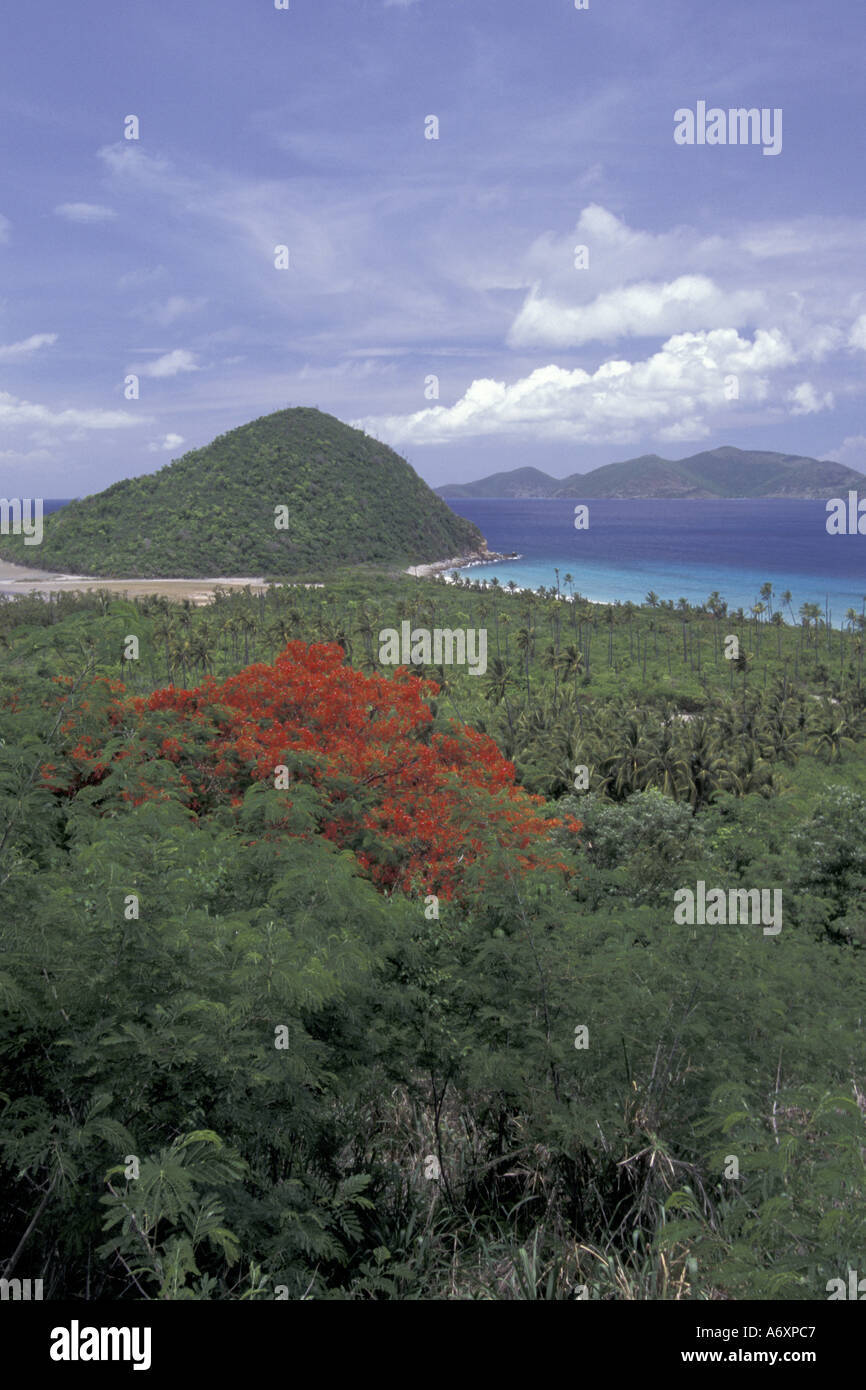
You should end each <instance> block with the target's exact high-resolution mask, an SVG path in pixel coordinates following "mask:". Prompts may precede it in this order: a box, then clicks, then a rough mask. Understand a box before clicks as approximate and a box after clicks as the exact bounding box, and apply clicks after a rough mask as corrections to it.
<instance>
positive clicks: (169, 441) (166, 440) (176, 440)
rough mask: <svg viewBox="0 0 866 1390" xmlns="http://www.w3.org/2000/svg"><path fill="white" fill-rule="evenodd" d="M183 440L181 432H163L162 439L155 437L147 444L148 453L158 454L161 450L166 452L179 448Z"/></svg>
mask: <svg viewBox="0 0 866 1390" xmlns="http://www.w3.org/2000/svg"><path fill="white" fill-rule="evenodd" d="M184 442H185V441H184V437H183V435H182V434H171V433H169V434H164V435H163V436H162V439H155V440H154V441H153V442H152V443H151V444H148V446H147V449H148V453H151V454H160V453H162V452H163V451H165V452H168V451H170V450H171V449H179V448H180V446H181V444H183V443H184Z"/></svg>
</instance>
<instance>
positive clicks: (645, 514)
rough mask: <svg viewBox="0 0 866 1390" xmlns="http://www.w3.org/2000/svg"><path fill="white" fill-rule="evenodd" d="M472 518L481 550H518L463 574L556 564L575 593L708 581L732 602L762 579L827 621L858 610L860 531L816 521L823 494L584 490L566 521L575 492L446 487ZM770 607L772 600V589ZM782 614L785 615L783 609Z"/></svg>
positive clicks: (864, 566)
mask: <svg viewBox="0 0 866 1390" xmlns="http://www.w3.org/2000/svg"><path fill="white" fill-rule="evenodd" d="M448 505H449V507H451V508H452V509H453V510H454V511H455V512H458V513H459V514H460V516H465V517H467V518H468V519H469V520H470V521H474V522H475V524H476V525H477V526H478V527H479V528H480V530H481V532H482V534H483V535H484V536H486V538H487V543H488V545H489V546H490V549H491V550H497V551H512V550H516V551H518V552H519V553H520V555H521V559H519V560H509V561H503V562H501V563H498V564H492V565H479V566H472V567H471V568H469V569H468V570H465V571H464V573H465V574H467V575H470V576H471V577H472V578H473V579H481V578H484V579H488V580H489V579H491V578H492V577H493V575H494V574H495V575H496V576H497V578H498V579H499V582H500V584H507V583H508V581H509V580H511V579H513V580H514V582H515V584H518V585H519V586H520V587H521V588H529V589H537V588H539V587H540V586H541V585H544V586H546V587H550V586H551V585H554V584H555V583H556V576H555V573H554V571H555V569H557V568H558V569H559V581H560V586H562V585H563V579H564V576H565V575H566V574H571V575H572V576H573V579H574V588H575V591H576V592H577V593H580V594H582V595H583V596H584V598H587V599H591V600H593V601H594V602H598V603H607V602H615V601H616V600H617V599H619V600H620V601H621V602H625V601H626V600H631V602H633V603H643V601H644V598H645V596H646V594H647V593H648V592H649V590H650V589H652V590H654V591H655V592H656V593H657V594H658V596H659V598H662V599H668V598H671V599H673V600H674V601H675V602H676V600H677V599H679V598H686V599H688V600H689V602H690V603H696V602H701V603H702V602H703V601H704V599H706V598H707V597H708V596H709V594H711V593H712V592H713V590H714V589H717V590H718V591H719V593H720V594H721V596H722V598H724V599H726V600H727V602H728V606H729V608H731V609H736V608H740V607H743V608H745V609H747V610H748V608H750V607H751V605H752V604H754V603H756V602H758V600H759V590H760V587H761V585H762V584H764V583H765V582H767V581H768V580H769V581H770V583H771V584H772V585H773V588H774V589H775V591H776V594H777V595H779V594H781V593H783V592H784V591H785V590H786V589H789V590H790V592H791V595H792V606H793V608H794V612H795V613H796V612H797V610H798V609H799V607H800V605H801V604H802V603H818V604H820V606H821V610H822V612H823V611H824V608H825V604H827V603H829V608H830V614H831V622H832V623H833V625H834V626H837V627H838V626H839V625H840V624H841V623H844V622H845V614H846V612H847V610H848V609H849V608H854V609H856V611H857V612H858V613H859V612H860V611H861V610H862V608H863V604H864V597H866V536H860V535H857V536H831V535H829V534H828V533H827V529H826V521H827V511H826V505H825V503H824V502H820V501H819V502H813V501H809V502H805V501H780V500H776V499H767V498H761V499H759V500H739V501H735V502H732V501H723V502H684V501H628V502H612V501H590V502H588V503H587V505H588V507H589V527H588V529H587V530H585V531H576V530H575V529H574V507H575V502H574V501H570V500H569V499H568V498H564V499H557V500H554V501H538V502H527V501H522V500H520V501H518V500H511V499H509V500H507V501H501V500H493V499H490V500H486V499H471V500H470V499H464V498H459V499H457V498H455V499H453V500H452V499H449V501H448ZM774 606H775V607H779V606H780V605H779V603H778V599H776V600H775V603H774ZM785 614H786V616H788V617H789V616H790V615H789V614H788V612H787V608H786V609H785Z"/></svg>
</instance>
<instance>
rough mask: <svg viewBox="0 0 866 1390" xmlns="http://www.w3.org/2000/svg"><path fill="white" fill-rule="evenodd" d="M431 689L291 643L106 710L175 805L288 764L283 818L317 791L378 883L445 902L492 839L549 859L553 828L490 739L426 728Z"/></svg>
mask: <svg viewBox="0 0 866 1390" xmlns="http://www.w3.org/2000/svg"><path fill="white" fill-rule="evenodd" d="M436 691H437V687H436V685H435V684H434V683H433V682H431V681H419V680H417V679H416V678H414V677H411V676H409V674H408V673H407V672H406V671H404V670H402V669H401V670H398V671H397V672H396V673H395V675H394V677H393V678H390V677H384V676H370V675H364V674H363V673H362V672H360V671H355V670H353V669H352V668H351V667H349V666H346V665H345V664H344V654H343V651H342V649H341V648H340V647H338V646H336V645H328V646H325V645H318V646H310V647H308V646H306V645H305V644H304V643H302V642H291V643H290V644H289V645H288V647H287V648H286V650H285V651H284V652H283V653H282V655H281V656H279V657H278V658H277V660H276V662H275V663H274V665H273V666H265V665H257V666H251V667H248V668H247V669H246V670H244V671H242V672H241V673H240V674H239V675H237V676H231V677H230V678H229V679H228V680H226V681H224V682H222V683H219V684H218V683H217V682H216V681H214V680H213V679H208V680H207V681H206V682H205V683H204V684H203V685H202V686H200V687H199V688H197V689H195V690H176V689H175V688H174V687H173V686H171V687H169V688H168V689H165V690H159V691H156V692H155V693H154V694H153V695H151V696H150V697H149V698H148V699H134V700H130V699H126V700H120V701H116V702H115V704H114V706H113V707H112V706H108V707H106V714H107V716H108V718H107V724H108V725H109V726H112V732H113V733H114V736H115V737H116V734H117V728H118V725H120V724H123V725H126V726H128V725H129V724H133V725H134V726H135V727H136V728H137V729H138V731H139V734H140V737H139V740H138V745H137V750H136V751H137V756H138V757H139V758H140V759H141V762H142V772H144V770H145V767H146V762H145V759H147V758H157V759H163V760H167V761H169V762H172V763H174V764H175V765H176V766H177V767H178V768H179V769H180V771H181V779H180V780H181V783H182V787H183V795H184V799H185V800H186V802H187V804H188V805H189V806H190V807H191V808H192V809H193V810H194V811H195V812H196V813H197V814H199V815H203V814H207V812H208V810H209V809H211V808H212V807H214V806H215V805H218V804H222V805H230V806H236V805H239V804H240V802H241V799H242V795H243V792H244V791H246V790H247V788H248V787H249V786H250V785H251V783H252V782H255V781H261V782H270V783H271V784H272V785H273V784H274V780H275V774H276V769H277V768H278V767H281V766H285V767H287V768H288V769H289V778H290V783H289V789H288V790H286V791H284V792H283V793H282V794H283V795H284V796H285V798H286V808H287V820H288V816H289V812H290V809H291V805H292V792H291V786H292V785H293V784H295V783H297V782H304V783H307V784H309V785H311V786H313V787H314V788H316V789H317V792H318V800H319V804H320V808H321V810H320V817H319V826H320V830H321V833H323V834H324V835H326V836H327V837H328V838H329V839H331V840H333V841H334V842H336V843H337V844H339V845H340V846H342V847H346V848H349V849H352V850H353V851H354V853H355V854H356V856H357V858H358V861H359V862H360V863H361V865H362V866H363V867H364V869H365V871H366V872H367V873H368V874H369V876H370V877H371V878H372V880H373V881H374V882H375V883H377V884H378V885H379V886H380V887H383V888H391V887H393V886H399V887H401V888H404V889H411V888H415V889H422V890H424V891H430V892H436V893H438V894H439V895H440V896H442V897H445V898H449V897H452V896H453V895H454V893H455V891H456V889H457V887H458V884H459V882H460V879H461V878H462V871H463V870H465V868H466V867H468V866H469V865H470V864H472V863H474V862H476V861H478V860H483V859H484V858H485V857H486V856H487V855H488V854H489V853H490V851H491V849H493V848H495V847H496V846H499V848H500V849H502V850H504V851H506V852H507V853H510V854H512V855H513V856H514V864H515V867H520V868H523V869H526V868H528V867H530V866H532V865H540V864H544V865H545V866H548V867H552V866H553V863H552V859H551V851H550V844H549V841H548V843H546V844H545V840H547V837H548V835H549V832H550V830H551V828H553V827H554V826H557V825H560V824H561V822H559V821H550V820H549V819H545V818H543V817H542V816H541V815H540V814H539V810H538V807H539V806H540V805H543V801H542V798H540V797H533V796H530V795H529V794H528V793H526V792H525V791H523V790H522V788H520V787H518V786H516V785H515V782H514V767H513V765H512V764H511V763H509V762H507V761H506V760H505V758H503V757H502V755H501V753H500V752H499V750H498V748H497V747H496V744H495V743H494V742H493V740H492V739H490V738H488V737H486V736H485V735H483V734H479V733H477V732H476V731H475V730H472V729H469V728H466V727H463V726H458V725H456V724H454V725H452V727H451V730H450V732H448V733H434V732H433V730H432V714H431V712H430V708H429V706H428V705H427V704H426V703H425V699H424V696H425V695H432V694H435V693H436ZM88 725H89V730H90V732H89V735H83V734H82V733H79V735H78V737H77V738H76V735H75V734H74V733H72V731H70V738H71V740H72V741H74V742H73V746H72V748H71V751H70V753H69V755H68V756H69V757H70V759H71V761H72V763H73V765H74V766H75V770H76V773H77V777H76V780H77V782H78V784H79V785H80V784H81V783H82V782H83V781H87V782H92V781H98V780H101V778H102V777H103V776H104V775H105V770H106V767H105V761H104V756H105V755H104V754H103V755H102V756H100V750H99V743H100V740H99V739H98V738H95V737H94V734H93V732H92V730H93V724H92V720H88ZM107 733H108V730H107V729H106V734H107ZM118 756H119V754H116V753H115V754H114V755H113V759H114V760H116V759H117V757H118ZM126 756H129V753H128V749H127V750H126ZM126 770H127V771H128V770H129V769H128V764H127V768H126ZM165 794H166V793H165V792H164V791H163V792H159V791H157V789H156V788H154V787H153V786H152V785H150V784H149V783H148V784H145V783H144V781H143V780H142V781H139V783H138V785H137V789H136V791H135V792H133V793H129V792H126V793H125V795H126V796H127V797H130V796H131V798H132V799H133V800H134V801H136V802H140V801H143V800H146V799H147V798H148V797H149V796H153V795H165ZM568 825H569V828H570V829H573V830H576V829H579V824H578V822H576V821H573V820H569V821H568ZM559 867H562V868H565V866H564V865H562V866H559Z"/></svg>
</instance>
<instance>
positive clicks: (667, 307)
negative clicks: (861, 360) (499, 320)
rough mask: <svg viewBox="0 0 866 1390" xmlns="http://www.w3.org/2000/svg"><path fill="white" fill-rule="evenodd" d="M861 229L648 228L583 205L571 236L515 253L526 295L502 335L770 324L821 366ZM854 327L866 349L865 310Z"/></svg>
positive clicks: (818, 224)
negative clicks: (582, 263) (582, 252)
mask: <svg viewBox="0 0 866 1390" xmlns="http://www.w3.org/2000/svg"><path fill="white" fill-rule="evenodd" d="M864 234H866V226H864V223H863V222H862V221H857V220H855V219H853V218H852V219H846V218H828V217H824V216H821V215H817V214H815V215H810V216H806V217H802V218H797V219H795V220H793V221H792V222H791V223H790V224H785V225H775V224H768V223H758V222H753V223H750V224H742V225H739V226H733V227H731V228H726V229H725V230H724V231H720V232H713V233H712V234H706V233H703V232H701V231H699V230H698V229H696V228H694V227H690V226H687V225H679V226H673V227H671V228H669V229H665V230H663V231H661V232H658V233H651V232H646V231H641V230H637V229H635V228H632V227H629V226H628V225H627V224H626V223H625V222H623V221H622V220H621V219H620V218H618V217H616V216H615V215H614V214H613V213H611V212H610V211H608V209H607V208H605V207H602V206H600V205H599V204H597V203H592V204H590V205H589V206H587V207H585V208H584V209H583V211H582V212H581V213H580V216H579V218H578V221H577V223H576V225H575V227H574V230H573V231H570V232H568V233H565V234H563V233H554V232H550V231H548V232H545V233H544V234H543V235H541V236H539V237H537V238H536V240H535V241H534V242H533V243H532V245H531V246H530V247H529V248H528V250H527V251H526V253H525V255H524V256H523V257H522V265H521V272H522V276H523V279H524V281H525V284H526V286H527V291H526V297H525V299H524V302H523V304H522V306H521V307H520V309H519V310H518V311H517V313H516V315H515V317H514V320H513V322H512V325H511V328H510V331H509V334H508V342H509V344H510V345H511V346H512V347H541V346H546V347H558V348H564V347H571V346H575V347H576V346H580V345H581V344H583V343H586V342H589V341H593V340H597V341H602V342H612V341H615V340H616V339H618V338H626V337H634V336H637V335H646V334H657V335H658V336H659V337H665V336H667V335H669V334H670V333H676V332H685V331H689V330H692V331H697V330H698V329H701V328H704V329H708V330H709V329H714V328H731V327H736V328H739V329H744V328H749V329H750V330H754V329H756V328H764V329H768V330H769V329H773V328H778V329H780V330H781V331H782V332H784V333H785V335H786V337H787V338H788V339H789V340H790V342H791V343H792V344H793V345H794V346H795V347H796V348H797V351H798V353H799V354H800V355H801V356H802V357H803V358H807V357H808V358H810V359H811V360H814V361H820V360H822V359H823V358H825V357H827V356H828V355H829V354H830V353H832V352H834V351H838V350H839V349H840V348H842V347H844V345H845V342H846V340H847V338H848V335H849V332H850V331H851V329H850V323H851V317H852V315H851V307H850V306H851V302H852V301H851V293H852V285H855V284H857V275H858V272H857V269H856V268H857V266H858V264H859V261H860V260H861V258H862V250H861V248H862V244H863V238H864ZM578 246H582V247H586V248H587V251H588V259H589V264H588V267H587V268H579V267H578V265H576V264H575V262H576V259H577V258H576V256H575V252H576V249H577V247H578ZM513 268H516V267H514V266H513ZM803 285H807V286H808V293H807V294H806V293H803V291H802V286H803ZM858 325H859V327H857V326H855V330H854V338H855V339H856V342H855V345H856V346H861V345H862V346H866V315H863V316H862V320H858Z"/></svg>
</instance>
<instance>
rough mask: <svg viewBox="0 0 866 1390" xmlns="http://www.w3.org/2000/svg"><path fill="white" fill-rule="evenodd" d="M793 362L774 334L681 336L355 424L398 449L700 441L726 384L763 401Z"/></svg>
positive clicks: (487, 383)
mask: <svg viewBox="0 0 866 1390" xmlns="http://www.w3.org/2000/svg"><path fill="white" fill-rule="evenodd" d="M793 360H794V353H793V350H792V348H791V345H790V343H789V342H788V341H787V339H786V338H785V336H784V334H782V333H780V332H778V331H771V332H766V331H764V330H763V329H758V330H757V331H756V332H755V334H754V337H753V338H752V339H748V338H741V337H740V335H739V334H738V333H737V331H736V329H733V328H721V329H714V330H712V331H711V332H699V333H679V334H675V335H674V336H673V337H671V338H669V339H668V340H667V342H665V343H664V344H663V346H662V347H661V349H660V350H659V351H658V352H656V353H653V354H652V356H650V357H647V358H645V359H644V360H643V361H639V362H627V361H623V360H619V359H612V360H610V361H607V362H603V363H602V364H601V365H600V366H599V367H598V368H597V369H596V370H595V371H594V372H587V371H584V370H583V369H582V368H580V367H577V368H575V369H573V370H571V371H569V370H566V369H565V368H562V367H558V366H553V365H550V366H546V367H539V368H537V369H536V370H535V371H533V372H531V373H530V374H529V376H526V377H522V378H520V379H519V380H517V381H515V382H513V383H512V384H511V385H508V384H507V383H506V382H504V381H494V380H491V379H489V378H482V379H479V380H476V381H473V382H472V384H471V386H470V387H469V388H468V390H467V391H466V392H465V394H464V395H463V397H462V398H461V399H460V400H459V401H458V402H457V403H456V404H455V405H453V406H433V407H431V408H429V409H426V410H419V411H416V412H415V413H414V414H413V415H407V416H384V417H371V418H368V419H366V420H361V421H359V422H356V423H357V424H358V425H359V427H360V428H362V429H366V430H367V431H368V433H373V434H376V435H379V436H380V437H382V438H385V439H387V440H388V441H389V442H390V443H394V444H442V443H447V442H448V441H451V440H457V439H467V438H471V437H472V436H477V435H497V434H504V433H525V434H530V435H534V436H536V437H538V438H544V439H570V440H575V441H581V442H586V443H592V442H599V441H605V442H609V443H627V442H629V441H631V440H633V439H634V438H636V437H638V436H639V434H640V433H641V432H643V431H650V432H652V433H654V434H657V435H658V436H659V437H660V438H666V439H671V440H672V439H679V438H698V437H702V436H703V435H705V434H706V433H707V429H708V427H707V424H706V421H705V419H704V417H705V415H706V414H707V413H711V412H719V413H721V412H722V411H723V410H725V409H728V410H729V409H730V404H729V402H730V396H729V394H728V391H729V385H730V382H731V379H732V378H734V377H735V378H736V383H737V399H739V400H740V401H745V402H749V401H751V402H761V401H763V400H765V399H766V397H767V394H768V389H769V388H768V381H767V378H766V375H765V374H766V373H768V372H770V371H773V370H777V369H779V368H781V367H784V366H787V365H789V364H790V363H791V362H792V361H793Z"/></svg>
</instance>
